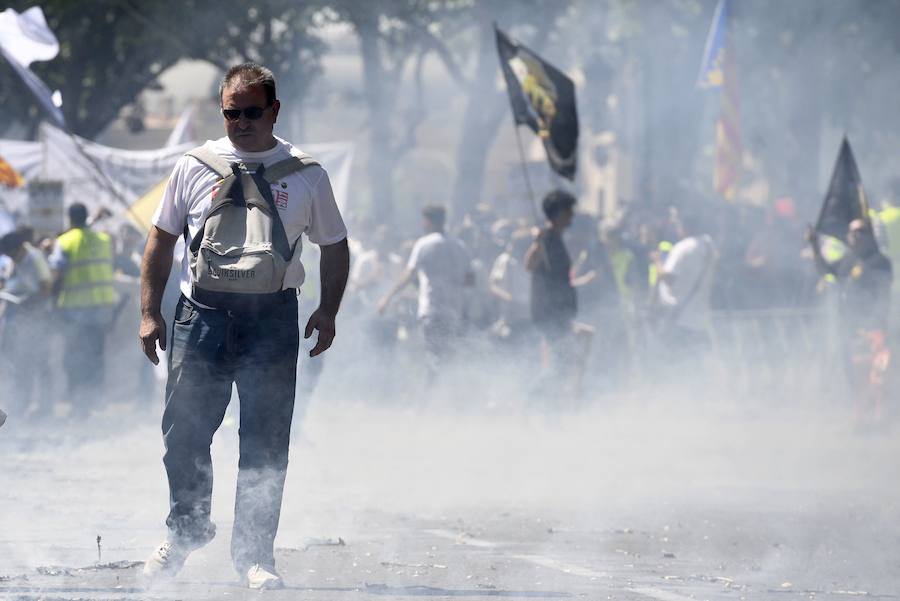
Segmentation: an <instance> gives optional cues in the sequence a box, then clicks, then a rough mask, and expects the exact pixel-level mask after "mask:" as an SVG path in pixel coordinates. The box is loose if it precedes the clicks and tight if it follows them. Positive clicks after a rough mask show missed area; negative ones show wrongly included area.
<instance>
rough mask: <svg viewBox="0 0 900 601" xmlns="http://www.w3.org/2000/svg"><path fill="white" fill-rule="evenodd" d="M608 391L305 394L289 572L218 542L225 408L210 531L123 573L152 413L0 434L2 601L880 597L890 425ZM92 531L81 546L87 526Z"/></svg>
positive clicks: (157, 524) (146, 524)
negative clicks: (169, 574)
mask: <svg viewBox="0 0 900 601" xmlns="http://www.w3.org/2000/svg"><path fill="white" fill-rule="evenodd" d="M627 406H628V408H627V409H626V408H622V407H620V406H618V404H616V403H613V402H612V401H610V400H607V401H605V402H601V403H598V404H597V407H596V408H594V409H591V410H587V411H581V412H578V413H570V414H567V415H563V416H559V417H555V418H548V417H547V416H546V415H544V416H536V415H528V416H523V415H522V414H521V412H519V411H513V410H511V409H510V408H508V407H507V408H500V409H497V408H495V409H494V410H490V411H479V412H466V413H464V414H462V413H458V412H454V411H451V410H449V409H447V408H446V407H444V408H443V409H431V410H422V409H418V410H409V409H405V410H404V409H397V408H369V407H365V406H362V405H356V404H352V403H333V404H329V405H325V404H322V405H317V406H314V407H313V410H312V411H311V412H310V414H309V416H308V419H307V421H306V423H305V425H304V427H303V430H302V432H300V433H299V435H298V436H297V439H296V440H295V443H294V445H293V448H292V456H291V468H290V472H289V477H288V485H287V490H286V496H285V507H284V512H283V518H282V527H281V530H280V533H279V537H278V540H277V547H278V552H277V558H278V562H279V567H280V569H281V571H282V573H283V575H284V577H285V580H286V582H287V584H288V587H289V588H288V589H287V590H285V591H278V592H275V591H267V592H265V593H257V592H250V591H245V590H243V589H241V588H240V587H239V586H237V582H236V576H235V574H234V573H233V571H232V570H231V567H230V563H229V560H228V538H229V536H228V535H229V532H228V526H229V523H230V518H231V502H232V501H231V497H232V495H233V490H234V482H235V465H236V454H237V452H236V438H237V437H236V427H235V424H234V423H233V420H232V419H231V418H229V420H228V421H227V423H226V426H225V427H224V428H223V430H222V432H221V433H220V434H219V435H217V438H216V440H215V442H214V458H215V465H216V483H215V493H214V506H213V517H214V520H215V521H216V522H217V523H218V524H219V530H220V532H219V537H218V538H217V539H216V540H215V541H213V543H211V544H210V545H209V546H208V547H206V548H204V549H202V550H200V551H198V552H196V553H195V554H194V555H192V556H191V558H190V560H189V561H188V564H187V565H186V567H185V569H184V571H183V572H182V573H181V574H180V575H179V577H178V578H177V579H176V580H175V581H174V582H170V583H167V584H165V585H163V586H157V587H154V588H153V589H150V590H144V589H143V588H141V587H140V583H139V581H138V578H137V574H138V572H139V569H140V565H139V562H140V561H141V560H142V559H143V558H144V557H145V556H146V554H147V553H148V552H149V551H150V550H151V548H152V547H153V546H154V544H156V543H157V542H159V541H160V540H161V539H162V538H163V536H164V534H165V533H164V529H163V527H162V520H163V518H164V514H165V511H166V489H165V479H164V473H163V469H162V464H161V460H160V457H161V454H162V448H161V441H160V437H159V434H158V431H157V427H156V419H157V416H156V415H153V414H152V413H151V412H134V411H131V410H129V409H127V408H124V407H113V408H111V409H110V410H109V411H108V412H107V413H106V414H104V415H103V416H101V417H99V418H97V419H95V420H92V421H91V422H89V423H81V424H67V425H66V426H65V428H64V427H62V426H54V427H49V426H44V427H41V428H35V427H32V426H26V425H22V424H16V423H8V424H7V425H6V426H5V427H4V429H3V430H0V457H2V458H3V474H2V476H0V598H7V599H22V600H37V599H46V600H54V601H62V600H74V599H80V600H86V599H121V600H129V601H131V600H137V599H201V600H206V599H217V600H221V599H257V598H259V596H260V594H264V595H265V596H266V597H269V598H272V599H309V600H314V599H323V600H337V599H341V600H343V599H350V600H354V599H359V600H365V599H369V600H378V599H413V598H436V599H441V598H446V599H456V598H464V599H471V600H473V601H475V600H479V599H491V598H504V599H591V600H594V599H634V600H647V599H657V600H660V601H681V600H685V599H710V600H714V599H722V600H725V599H732V600H739V599H775V600H777V601H782V600H783V601H793V600H794V599H817V600H821V599H848V598H855V597H857V596H861V595H867V596H869V597H871V598H894V597H896V596H900V520H898V517H900V494H898V493H900V479H898V478H897V477H896V473H897V469H896V468H897V458H898V456H900V455H898V451H900V442H898V440H897V436H896V435H895V434H894V430H892V429H884V430H882V431H879V432H869V431H862V430H861V429H860V428H859V427H858V426H856V425H854V423H853V421H852V420H851V419H850V418H849V417H848V416H847V415H845V414H844V413H843V412H841V411H837V410H834V409H831V410H828V411H826V412H822V411H815V412H813V411H801V410H797V409H794V410H790V411H789V410H785V409H783V408H782V409H769V410H765V411H763V410H759V411H748V410H747V409H746V408H745V407H744V408H737V407H721V406H714V405H705V406H695V407H687V406H672V405H670V406H665V405H659V404H657V405H648V404H638V403H627ZM98 535H100V536H101V553H102V555H101V557H100V558H99V562H98V550H97V544H96V537H97V536H98Z"/></svg>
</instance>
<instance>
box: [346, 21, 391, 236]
mask: <svg viewBox="0 0 900 601" xmlns="http://www.w3.org/2000/svg"><path fill="white" fill-rule="evenodd" d="M367 17H370V18H367ZM353 25H354V28H355V29H356V34H357V36H358V37H359V44H360V51H361V53H362V62H363V84H364V88H365V89H364V95H365V99H366V104H367V106H368V109H369V161H368V163H369V164H368V167H369V189H370V190H371V195H372V205H371V212H372V213H373V214H375V215H378V216H379V221H380V222H382V223H384V224H386V225H387V226H388V227H391V226H393V225H394V206H393V200H394V186H393V171H394V158H393V151H392V150H391V143H390V141H391V127H390V122H391V105H392V104H393V103H392V102H390V99H389V98H388V92H387V90H386V88H385V85H386V83H387V82H386V77H387V73H386V69H385V67H384V65H383V64H382V60H381V52H380V48H379V34H378V20H377V15H364V16H362V18H359V19H355V20H353Z"/></svg>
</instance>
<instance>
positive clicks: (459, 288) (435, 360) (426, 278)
mask: <svg viewBox="0 0 900 601" xmlns="http://www.w3.org/2000/svg"><path fill="white" fill-rule="evenodd" d="M422 218H423V226H424V228H425V232H426V233H425V235H424V236H422V237H421V238H419V239H418V240H416V243H415V244H414V245H413V247H412V251H411V252H410V254H409V260H408V261H407V262H406V269H405V270H404V272H403V275H401V276H400V279H399V280H398V281H397V283H396V284H395V285H394V287H393V288H391V290H390V291H388V293H387V294H386V295H385V296H384V297H383V298H382V299H381V302H380V303H379V304H378V312H379V313H384V311H385V309H387V307H388V305H389V304H390V302H391V300H392V299H393V298H394V297H395V296H396V295H397V294H398V293H399V292H400V291H401V290H403V288H405V287H406V286H408V285H409V284H410V283H411V282H412V280H413V278H414V277H418V283H419V303H418V311H417V315H418V318H419V323H420V324H421V328H422V335H423V337H424V339H425V351H426V354H427V357H428V366H427V367H428V370H429V378H433V377H434V376H435V375H436V373H437V371H438V368H439V365H440V363H441V362H442V361H443V360H445V359H446V358H447V357H448V355H449V354H450V352H451V351H452V349H453V346H454V342H455V341H456V340H457V339H458V338H459V336H460V334H461V333H462V326H463V294H462V292H463V289H464V287H467V286H472V285H473V283H474V282H473V279H474V276H473V274H472V270H471V262H472V260H471V256H470V255H469V251H468V249H466V247H465V246H464V245H463V244H462V242H460V241H459V240H457V239H456V238H453V237H452V236H449V235H448V234H447V233H446V232H445V231H444V225H445V223H446V221H447V210H446V209H445V208H444V207H442V206H439V205H428V206H426V207H425V208H424V209H423V210H422Z"/></svg>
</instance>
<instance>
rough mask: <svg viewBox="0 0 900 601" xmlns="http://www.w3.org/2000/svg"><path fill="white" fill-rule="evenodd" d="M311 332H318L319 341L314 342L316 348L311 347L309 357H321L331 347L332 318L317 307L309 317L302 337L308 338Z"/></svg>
mask: <svg viewBox="0 0 900 601" xmlns="http://www.w3.org/2000/svg"><path fill="white" fill-rule="evenodd" d="M313 330H318V331H319V339H318V340H317V341H316V346H314V347H313V350H311V351H309V356H310V357H315V356H316V355H321V354H322V353H324V352H325V351H327V350H328V349H329V348H330V347H331V343H332V342H333V341H334V333H335V330H334V317H333V316H331V315H329V314H328V313H326V312H325V311H323V310H322V307H319V308H318V309H316V310H315V311H313V314H312V315H310V316H309V321H308V322H307V323H306V332H305V334H304V336H303V337H304V338H309V337H310V336H312V333H313Z"/></svg>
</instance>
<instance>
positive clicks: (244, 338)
mask: <svg viewBox="0 0 900 601" xmlns="http://www.w3.org/2000/svg"><path fill="white" fill-rule="evenodd" d="M219 92H220V100H221V110H222V115H223V117H224V126H225V133H226V136H225V137H223V138H220V139H218V140H215V141H208V142H207V143H206V144H205V145H203V146H202V147H200V148H198V149H195V150H193V151H191V152H190V153H188V154H187V155H185V156H184V157H182V158H181V159H180V160H179V162H178V164H177V165H176V166H175V169H174V171H173V173H172V175H171V177H170V179H169V183H168V185H167V187H166V191H165V194H164V196H163V199H162V202H161V203H160V206H159V208H158V209H157V211H156V214H155V215H154V217H153V227H152V229H151V231H150V235H149V238H148V241H147V247H146V250H145V252H144V259H143V265H142V268H141V326H140V340H141V344H142V346H143V350H144V353H145V354H146V355H147V357H148V358H149V359H150V360H151V361H152V362H153V363H154V364H156V363H158V361H159V359H158V357H157V354H156V343H157V341H158V342H159V346H160V347H161V348H162V349H163V350H166V347H167V336H166V324H165V323H164V321H163V318H162V316H161V314H160V301H161V299H162V295H163V290H164V288H165V282H166V278H167V277H168V274H169V269H170V266H171V261H172V252H173V249H174V247H175V242H176V240H177V239H178V237H179V236H184V239H185V254H184V257H183V260H182V270H181V282H180V288H181V298H180V299H179V301H178V304H177V307H176V312H175V323H174V325H173V327H172V330H171V333H172V337H171V344H170V345H168V346H170V348H169V357H168V360H169V379H168V384H167V386H166V405H165V411H164V413H163V420H162V430H163V438H164V441H165V447H166V453H165V457H164V460H163V462H164V464H165V467H166V473H167V475H168V480H169V498H170V507H169V516H168V518H167V519H166V524H167V526H168V528H169V535H168V537H167V539H166V541H165V542H163V543H162V544H161V545H160V546H159V547H158V548H157V549H156V550H155V551H154V552H153V554H152V555H151V556H150V558H149V559H148V560H147V562H146V563H145V566H144V574H145V576H146V577H148V578H154V577H156V576H160V575H169V576H171V575H174V574H175V573H177V572H178V570H179V569H180V568H181V567H182V565H183V564H184V562H185V559H186V558H187V556H188V554H189V553H190V552H191V551H193V550H195V549H197V548H199V547H201V546H203V545H205V544H206V543H208V542H209V541H210V540H211V539H212V538H213V536H214V535H215V525H214V524H213V523H212V522H211V521H210V497H211V494H212V462H211V459H210V444H211V442H212V437H213V434H214V433H215V432H216V430H217V429H218V427H219V426H220V424H221V423H222V419H223V417H224V414H225V410H226V408H227V406H228V402H229V400H230V397H231V387H232V384H233V383H234V384H236V386H237V390H238V396H239V397H240V420H241V421H240V462H239V466H238V482H237V493H236V498H235V509H234V529H233V533H232V540H231V554H232V559H233V561H234V565H235V568H236V569H237V570H238V573H239V574H240V575H241V577H242V578H243V581H244V582H245V583H246V584H247V585H248V586H249V587H250V588H280V587H282V586H283V582H282V579H281V577H280V576H279V574H278V572H276V570H275V565H274V564H275V558H274V540H275V533H276V531H277V529H278V520H279V515H280V512H281V500H282V494H283V488H284V480H285V474H286V471H287V462H288V444H289V440H290V424H291V415H292V412H293V405H294V394H295V383H296V372H297V355H298V352H299V330H298V323H297V317H298V316H297V289H298V288H299V287H300V285H301V284H302V283H303V279H304V272H303V268H302V265H301V263H300V253H301V250H302V241H301V235H302V234H304V233H305V234H306V236H307V237H308V239H309V241H310V242H312V243H314V244H317V245H319V246H320V248H321V261H320V265H321V301H320V304H319V307H318V308H317V309H316V310H315V311H314V312H313V313H312V315H311V317H310V318H309V322H308V323H307V325H306V331H305V336H306V337H307V338H309V337H310V336H311V335H312V333H313V331H314V330H318V341H317V344H316V346H315V347H314V348H313V349H312V351H310V355H311V356H315V355H318V354H320V353H322V352H324V351H325V350H327V349H328V348H329V347H330V346H331V343H332V340H333V339H334V336H335V316H336V315H337V312H338V307H339V305H340V302H341V297H342V296H343V292H344V287H345V285H346V282H347V274H348V271H349V262H350V253H349V250H348V247H347V230H346V228H345V227H344V223H343V220H342V218H341V215H340V212H339V211H338V208H337V205H336V203H335V200H334V196H333V193H332V190H331V184H330V182H329V180H328V175H327V174H326V172H325V170H324V169H322V167H320V166H319V165H318V163H316V162H315V161H313V160H312V159H311V158H310V157H308V156H307V155H304V154H302V153H301V152H300V151H299V150H297V149H296V148H294V147H293V146H292V145H291V144H290V143H288V142H286V141H284V140H282V139H280V138H278V137H275V136H274V135H273V129H274V125H275V122H276V120H277V117H278V111H279V109H280V106H281V105H280V102H279V101H278V99H277V96H276V90H275V78H274V76H273V75H272V72H271V71H270V70H269V69H267V68H265V67H263V66H260V65H257V64H254V63H245V64H241V65H238V66H235V67H232V68H231V69H229V70H228V72H227V73H226V74H225V76H224V77H223V79H222V82H221V85H220V88H219Z"/></svg>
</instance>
